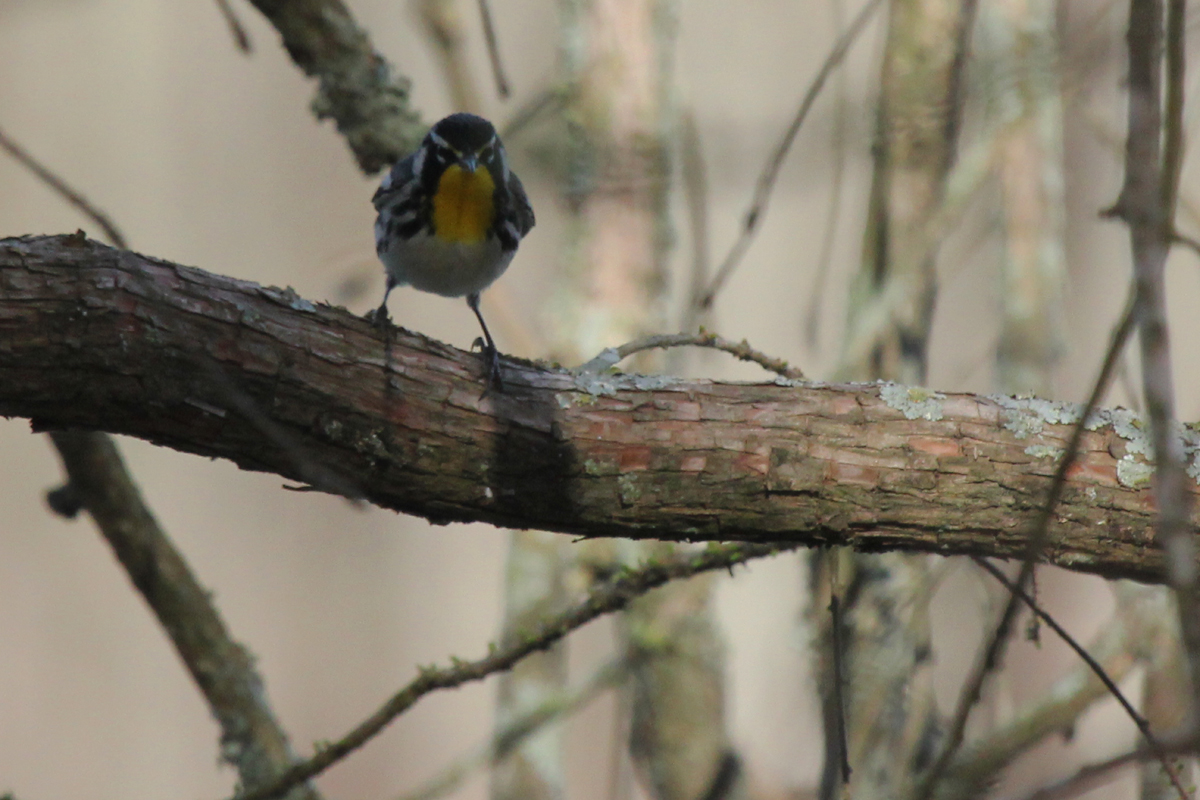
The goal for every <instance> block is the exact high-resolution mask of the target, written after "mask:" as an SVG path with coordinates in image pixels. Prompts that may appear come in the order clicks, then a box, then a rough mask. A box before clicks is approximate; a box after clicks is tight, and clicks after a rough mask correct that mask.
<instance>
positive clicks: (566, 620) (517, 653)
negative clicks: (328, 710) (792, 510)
mask: <svg viewBox="0 0 1200 800" xmlns="http://www.w3.org/2000/svg"><path fill="white" fill-rule="evenodd" d="M796 547H797V545H792V544H782V545H780V544H778V543H771V544H751V545H712V546H709V547H708V548H706V549H704V550H703V551H700V552H694V553H685V554H682V555H680V556H676V557H674V558H672V559H669V560H665V561H659V562H652V563H648V564H645V565H643V566H640V567H637V568H634V569H629V570H624V571H621V572H620V573H618V574H617V575H615V576H613V577H612V578H610V579H608V580H606V581H604V582H602V583H599V584H597V585H596V586H594V587H593V588H592V589H591V590H590V591H589V592H588V594H587V596H586V597H585V598H584V599H582V600H580V601H579V602H577V603H575V604H574V605H572V606H571V607H570V608H568V609H566V610H565V611H563V612H561V613H559V614H555V615H554V616H552V617H550V618H548V619H547V620H546V621H545V622H544V623H542V624H541V625H539V626H538V627H537V628H536V629H535V630H533V631H531V632H528V633H527V634H525V635H524V636H522V637H520V638H519V639H518V640H516V641H510V642H505V643H502V644H500V645H499V646H493V647H491V648H490V650H491V652H490V653H489V654H488V655H487V656H484V657H483V658H480V659H478V660H476V661H461V660H458V659H455V660H454V661H453V663H452V664H451V666H449V667H437V666H428V667H422V668H420V669H419V673H420V674H419V675H418V676H417V677H416V678H415V679H413V680H412V681H411V682H409V684H408V685H407V686H405V687H404V688H403V689H401V690H400V691H398V692H397V693H396V694H394V695H393V696H392V697H391V699H389V700H388V701H387V702H386V703H384V704H383V705H382V706H381V707H380V708H379V709H378V710H377V711H375V712H374V713H373V714H371V716H369V717H367V718H366V719H365V720H363V721H362V722H361V723H359V725H358V726H357V727H355V728H354V729H353V730H352V731H350V732H349V733H347V734H346V735H345V736H343V737H342V738H341V739H339V740H337V741H336V742H333V743H331V744H328V745H326V746H324V747H322V748H321V749H319V750H318V751H317V752H316V753H315V754H313V756H312V757H311V758H309V759H308V760H306V761H302V762H300V763H299V764H296V765H295V766H294V767H292V768H291V769H290V770H288V771H287V772H286V773H285V774H283V775H282V776H280V778H279V779H278V780H277V781H275V782H274V783H273V784H271V785H270V786H265V787H263V788H261V789H257V790H254V791H249V792H246V793H244V794H239V795H234V797H233V798H231V800H267V799H268V798H272V797H278V796H279V795H281V794H282V793H284V792H286V791H287V790H288V789H290V788H291V787H292V786H294V785H296V784H297V783H299V782H301V781H306V780H308V779H310V778H313V777H316V776H317V775H320V774H321V773H322V772H324V771H325V770H327V769H328V768H329V767H331V766H333V765H334V764H336V763H337V762H338V761H340V760H342V759H343V758H345V757H346V756H347V755H349V754H350V753H352V752H354V751H355V750H357V749H358V748H360V747H362V746H363V745H364V744H366V743H367V742H368V741H370V740H371V739H373V738H374V737H375V736H376V735H377V734H378V733H379V732H380V731H382V730H383V729H384V728H385V727H387V725H388V724H389V723H391V722H392V720H394V719H395V718H396V717H398V716H399V715H400V714H402V713H403V712H404V711H406V710H407V709H408V708H410V707H411V706H412V705H413V704H414V703H416V702H417V700H419V699H420V698H421V697H423V696H424V695H426V694H429V693H430V692H433V691H436V690H438V689H452V688H455V687H457V686H461V685H463V684H465V683H469V682H471V681H477V680H481V679H483V678H486V677H487V676H488V675H491V674H493V673H496V672H500V671H502V670H506V669H508V668H509V667H511V666H512V665H513V664H515V663H517V662H518V661H520V660H521V659H522V658H524V657H525V656H527V655H529V654H530V653H533V652H535V651H537V650H544V649H545V648H547V647H549V646H550V645H552V644H554V643H555V642H557V641H558V640H560V639H562V638H563V637H564V636H566V635H567V634H568V633H570V632H571V631H573V630H575V629H576V628H579V627H581V626H582V625H584V624H586V623H588V622H590V621H592V620H593V619H595V618H597V617H599V616H602V615H604V614H608V613H611V612H613V611H619V610H620V609H622V608H624V607H625V606H626V605H628V604H629V603H630V601H632V600H633V599H634V598H636V597H638V596H640V595H643V594H645V593H646V592H648V591H650V590H651V589H656V588H658V587H659V586H662V585H663V584H665V583H667V582H668V581H672V580H676V579H678V578H684V577H688V576H690V575H695V574H698V573H700V572H707V571H710V570H714V569H728V568H730V567H732V566H734V565H735V564H741V563H743V562H744V561H747V560H749V559H752V558H761V557H763V556H769V555H774V554H776V553H780V552H784V551H787V550H792V549H795V548H796Z"/></svg>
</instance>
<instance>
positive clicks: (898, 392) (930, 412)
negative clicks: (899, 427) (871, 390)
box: [879, 383, 946, 422]
mask: <svg viewBox="0 0 1200 800" xmlns="http://www.w3.org/2000/svg"><path fill="white" fill-rule="evenodd" d="M879 398H880V399H881V400H883V402H884V403H886V404H887V406H888V408H894V409H895V410H897V411H899V412H900V413H901V414H903V415H904V417H905V419H927V420H929V421H930V422H936V421H937V420H939V419H941V418H942V416H943V403H944V402H945V400H946V395H944V394H941V393H939V392H935V391H933V390H932V389H926V388H924V387H921V386H904V385H902V384H899V383H884V384H882V385H880V387H879Z"/></svg>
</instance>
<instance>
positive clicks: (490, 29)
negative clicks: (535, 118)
mask: <svg viewBox="0 0 1200 800" xmlns="http://www.w3.org/2000/svg"><path fill="white" fill-rule="evenodd" d="M479 20H480V21H481V22H482V23H483V38H484V40H485V41H486V42H487V51H488V60H489V61H491V63H492V75H493V76H494V77H495V78H496V94H498V95H500V98H501V99H502V100H507V99H508V93H509V90H508V77H507V76H506V75H505V74H504V63H503V62H502V61H501V60H500V45H499V44H497V40H496V25H495V24H494V23H493V22H492V9H491V6H490V5H489V4H488V0H479Z"/></svg>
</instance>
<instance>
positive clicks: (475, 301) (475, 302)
mask: <svg viewBox="0 0 1200 800" xmlns="http://www.w3.org/2000/svg"><path fill="white" fill-rule="evenodd" d="M467 305H468V306H470V307H471V310H472V311H474V312H475V319H477V320H479V327H481V328H483V336H484V339H485V340H486V341H484V342H482V344H483V357H484V359H485V360H486V362H487V369H488V376H487V384H488V388H489V389H490V388H495V389H496V391H498V392H503V391H504V381H502V380H501V379H500V352H499V351H498V350H496V342H495V341H494V340H493V339H492V333H491V331H489V330H488V326H487V323H486V322H484V321H483V314H480V313H479V292H472V293H471V294H469V295H467ZM475 341H477V342H478V341H479V340H478V339H476V340H475Z"/></svg>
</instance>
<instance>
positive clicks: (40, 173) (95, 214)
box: [0, 131, 128, 250]
mask: <svg viewBox="0 0 1200 800" xmlns="http://www.w3.org/2000/svg"><path fill="white" fill-rule="evenodd" d="M0 148H3V149H4V150H5V152H7V153H8V154H9V155H10V156H12V157H13V158H15V159H16V160H17V161H18V162H20V163H21V165H22V166H24V167H25V168H27V169H28V170H29V171H30V172H32V173H33V174H34V175H36V176H37V177H38V179H39V180H41V181H42V182H43V183H45V184H46V185H47V186H49V187H50V188H51V189H53V190H54V191H56V192H58V193H59V194H60V195H62V198H63V199H64V200H66V201H67V202H68V203H70V204H71V205H73V206H75V208H77V209H79V210H80V211H82V212H83V213H84V214H85V215H86V216H87V217H88V218H89V219H91V220H92V221H93V222H95V223H96V224H97V225H99V226H100V229H101V230H102V231H104V236H105V237H106V238H107V239H108V241H110V242H112V244H113V246H114V247H116V248H118V249H119V250H125V249H128V245H127V244H126V243H125V237H124V236H122V235H121V232H120V231H119V230H117V226H116V225H115V224H113V221H112V220H110V219H109V218H108V215H107V214H105V213H104V212H103V211H101V210H100V209H98V208H96V207H95V206H94V205H92V204H91V203H89V202H88V200H87V198H86V197H84V196H83V195H81V194H80V193H79V192H77V191H75V190H74V189H72V188H71V187H70V186H68V185H67V182H66V181H64V180H63V179H62V178H60V177H58V176H57V175H55V174H54V173H53V172H51V171H50V170H49V169H48V168H47V167H45V166H44V165H43V164H42V163H41V162H40V161H38V160H37V159H35V158H34V157H33V156H31V155H30V154H29V153H28V152H26V150H25V148H23V147H21V146H20V145H18V144H17V143H16V142H14V141H13V140H12V139H10V138H8V136H7V134H5V133H4V131H0Z"/></svg>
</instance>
